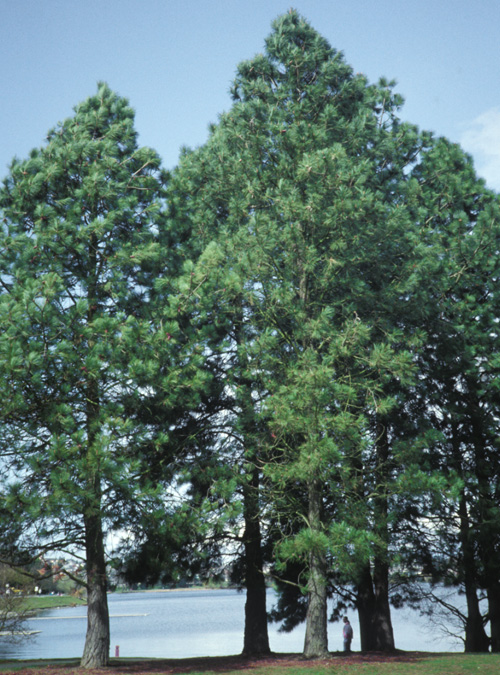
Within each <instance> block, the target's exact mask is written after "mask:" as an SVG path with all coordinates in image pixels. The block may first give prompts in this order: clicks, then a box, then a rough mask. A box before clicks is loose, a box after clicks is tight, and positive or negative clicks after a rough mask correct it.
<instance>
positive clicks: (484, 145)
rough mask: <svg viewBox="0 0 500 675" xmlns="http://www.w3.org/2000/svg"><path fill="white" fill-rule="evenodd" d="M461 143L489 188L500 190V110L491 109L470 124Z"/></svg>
mask: <svg viewBox="0 0 500 675" xmlns="http://www.w3.org/2000/svg"><path fill="white" fill-rule="evenodd" d="M460 143H461V145H462V147H463V148H464V150H466V151H467V152H468V153H469V154H471V155H472V156H473V157H474V164H475V166H476V170H477V173H478V174H479V175H480V176H482V177H483V178H484V179H485V180H486V182H487V184H488V186H489V187H490V188H493V189H494V190H500V108H490V110H487V111H486V112H484V113H482V115H479V117H476V119H475V120H473V121H472V122H471V123H470V124H468V125H467V126H466V127H465V128H464V130H463V132H462V135H461V138H460Z"/></svg>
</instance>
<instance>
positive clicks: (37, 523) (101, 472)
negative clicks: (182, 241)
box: [0, 84, 175, 668]
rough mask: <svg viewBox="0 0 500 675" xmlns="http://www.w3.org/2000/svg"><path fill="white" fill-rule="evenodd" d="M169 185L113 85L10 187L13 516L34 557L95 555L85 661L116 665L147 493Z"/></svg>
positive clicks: (5, 320) (0, 307) (5, 356)
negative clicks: (132, 402)
mask: <svg viewBox="0 0 500 675" xmlns="http://www.w3.org/2000/svg"><path fill="white" fill-rule="evenodd" d="M163 180H164V176H163V175H162V172H161V171H160V159H159V157H158V155H157V154H156V153H155V152H154V151H152V150H150V149H148V148H140V147H138V145H137V134H136V132H135V130H134V113H133V111H132V109H131V108H130V106H129V104H128V102H127V100H126V99H124V98H122V97H120V96H118V95H117V94H115V93H113V92H112V91H111V90H110V89H109V88H108V86H107V85H105V84H100V85H99V87H98V91H97V94H96V95H95V96H92V97H90V98H88V99H87V100H86V101H84V102H83V103H81V104H80V105H78V106H77V107H76V108H75V112H74V115H73V117H71V118H69V119H67V120H66V121H64V122H63V123H61V124H59V125H58V126H57V127H56V128H55V129H53V130H52V131H50V132H49V134H48V136H47V142H46V144H45V145H44V146H43V147H42V148H41V149H39V150H33V151H32V152H31V154H30V157H29V158H28V159H27V160H26V161H19V160H17V159H16V160H14V162H13V163H12V166H11V169H10V174H9V176H8V177H7V179H6V180H5V182H4V185H3V188H2V190H1V192H0V207H1V209H2V211H3V222H2V230H1V243H0V265H1V269H2V277H1V295H0V322H1V325H2V331H1V336H0V369H1V379H2V398H3V404H2V407H1V424H2V454H3V457H4V461H5V462H6V478H7V483H8V486H7V488H6V490H7V489H8V492H7V494H6V497H5V499H4V500H3V509H7V511H8V512H9V513H10V517H11V518H14V519H15V520H16V521H18V522H20V523H22V525H23V532H24V534H23V536H22V537H21V541H20V544H22V545H23V546H24V547H25V549H27V550H29V551H31V553H32V554H33V556H36V555H38V554H40V553H41V552H46V551H50V550H67V551H75V552H77V553H78V554H79V555H81V556H82V557H83V559H84V560H85V569H86V581H85V585H86V588H87V595H88V626H87V636H86V641H85V648H84V652H83V657H82V665H83V666H84V667H87V668H94V667H100V666H104V665H106V664H107V662H108V658H109V619H108V607H107V596H106V591H107V585H106V551H105V544H106V536H107V534H108V532H110V531H112V530H114V529H120V528H123V527H124V524H125V523H126V522H127V517H128V516H129V515H130V513H131V512H133V510H134V508H135V507H134V505H137V503H138V499H139V498H146V495H147V494H148V488H147V486H142V487H140V489H139V486H140V482H136V481H138V479H139V477H140V474H141V465H140V462H139V461H138V458H137V457H134V452H133V448H134V447H138V446H140V445H141V443H144V441H145V438H146V437H147V434H148V430H147V428H145V427H144V426H142V427H141V425H138V424H133V423H132V422H131V420H130V419H129V418H127V416H126V414H125V402H126V400H127V397H130V396H131V395H132V394H133V393H134V392H135V391H136V387H137V382H138V381H140V378H141V377H144V373H145V372H148V370H152V372H154V370H155V368H156V365H155V364H156V359H157V353H158V349H159V345H161V346H162V349H167V348H168V342H167V339H166V337H165V336H166V333H167V331H170V332H171V333H174V332H175V330H174V328H169V327H168V326H167V327H166V328H165V332H164V335H163V339H162V336H160V335H159V333H158V332H156V333H155V338H154V339H155V340H156V346H155V345H154V344H153V341H152V338H151V317H150V316H148V306H149V303H150V300H151V297H152V289H153V283H154V279H155V276H156V274H157V271H158V246H157V243H155V238H156V237H157V233H158V218H159V214H160V206H161V197H162V190H163V188H162V182H163ZM139 493H142V494H139ZM149 495H150V498H151V499H152V498H153V497H154V491H151V490H149Z"/></svg>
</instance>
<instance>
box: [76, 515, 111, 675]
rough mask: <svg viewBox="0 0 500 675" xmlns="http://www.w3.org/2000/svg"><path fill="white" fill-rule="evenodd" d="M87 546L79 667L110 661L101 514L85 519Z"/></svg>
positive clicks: (103, 664)
mask: <svg viewBox="0 0 500 675" xmlns="http://www.w3.org/2000/svg"><path fill="white" fill-rule="evenodd" d="M85 531H86V540H87V543H86V547H87V595H88V597H87V634H86V636H85V647H84V650H83V656H82V660H81V666H82V668H103V667H105V666H107V665H108V660H109V642H110V635H109V612H108V596H107V584H106V561H105V556H104V543H103V533H102V524H101V518H100V515H90V516H87V517H86V519H85Z"/></svg>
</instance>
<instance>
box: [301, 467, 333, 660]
mask: <svg viewBox="0 0 500 675" xmlns="http://www.w3.org/2000/svg"><path fill="white" fill-rule="evenodd" d="M308 492H309V527H310V528H311V530H313V532H320V531H321V487H320V485H319V483H318V481H316V480H311V481H310V482H309V485H308ZM327 655H328V630H327V596H326V560H325V554H324V552H322V551H321V550H320V548H319V547H315V548H314V549H313V550H312V551H311V553H310V555H309V579H308V583H307V614H306V636H305V640H304V656H305V657H306V658H316V657H324V656H327Z"/></svg>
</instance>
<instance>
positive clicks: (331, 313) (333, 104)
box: [180, 11, 422, 656]
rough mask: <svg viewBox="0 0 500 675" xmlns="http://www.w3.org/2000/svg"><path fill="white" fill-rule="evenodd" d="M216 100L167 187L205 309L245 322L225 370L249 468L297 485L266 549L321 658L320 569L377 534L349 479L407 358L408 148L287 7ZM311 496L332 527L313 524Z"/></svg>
mask: <svg viewBox="0 0 500 675" xmlns="http://www.w3.org/2000/svg"><path fill="white" fill-rule="evenodd" d="M233 98H234V104H233V106H232V108H231V110H230V111H229V112H228V113H226V114H224V115H223V116H222V117H221V119H220V122H219V124H218V125H217V126H214V127H213V129H212V133H211V136H210V139H209V141H208V143H207V144H206V146H205V147H204V148H203V149H201V150H200V151H197V152H194V153H190V154H186V155H185V157H184V158H183V160H182V162H181V165H180V170H181V171H182V175H183V177H184V178H183V180H184V186H183V188H181V189H183V190H184V194H185V195H186V209H185V212H187V213H188V214H189V218H190V219H191V223H192V225H193V236H195V237H197V238H198V240H199V241H204V242H206V243H207V248H206V252H205V254H204V256H203V257H202V259H201V260H200V263H199V266H200V268H201V269H205V270H206V271H207V275H210V276H211V278H212V279H214V280H216V281H214V284H216V287H217V292H216V293H214V294H213V301H214V310H213V314H214V315H217V316H221V315H223V316H226V315H228V314H231V313H232V312H233V313H234V308H235V305H236V302H237V303H238V306H239V307H240V312H242V317H243V320H244V324H245V326H246V330H245V332H244V333H243V335H244V339H243V340H242V341H240V342H239V343H238V354H239V361H238V364H239V365H238V368H239V369H240V370H241V369H243V368H244V374H245V377H244V378H241V380H240V384H241V385H243V386H246V388H247V390H248V391H251V396H247V398H246V400H251V401H252V405H253V415H254V416H256V417H257V419H258V420H259V421H260V424H261V427H260V434H259V453H258V455H257V457H256V460H257V463H258V465H259V466H260V467H263V477H264V479H265V480H266V481H267V483H268V484H269V483H270V484H272V491H273V494H274V495H276V494H280V495H286V494H287V492H290V491H291V488H292V486H296V485H297V484H299V485H300V486H301V490H300V491H301V493H302V494H303V495H305V508H304V510H303V512H302V511H301V512H298V513H296V514H295V515H294V516H293V518H294V519H295V521H302V524H304V522H305V527H302V528H301V530H300V531H299V532H298V533H295V535H294V536H291V537H286V536H285V538H284V540H283V541H282V542H281V545H280V546H279V551H280V554H281V555H282V556H283V557H284V558H286V560H287V561H288V562H289V563H290V562H294V563H295V562H298V563H299V564H300V565H302V567H303V568H304V569H305V570H306V574H307V581H306V582H305V585H304V590H305V592H306V593H307V596H308V610H307V612H308V616H307V628H306V643H305V650H304V651H305V654H306V655H308V656H312V655H320V654H324V653H326V651H327V637H326V597H327V584H328V568H329V567H330V566H331V565H338V564H339V560H340V559H342V560H345V556H342V555H341V552H342V550H343V549H344V548H345V547H354V548H357V549H358V550H359V557H360V558H363V556H364V557H365V558H366V556H367V555H369V553H368V552H369V551H370V550H371V548H373V546H375V544H376V542H379V543H380V546H383V545H385V546H386V545H387V544H383V543H382V535H383V533H382V531H381V530H380V531H379V532H375V533H373V535H372V537H371V544H370V536H368V537H367V535H366V527H367V524H368V523H369V522H370V521H371V514H370V513H369V512H368V511H367V509H366V500H365V499H364V496H365V495H364V490H365V488H360V485H359V482H356V481H355V480H353V478H352V477H353V475H355V474H356V471H357V470H358V469H357V467H358V465H359V467H360V469H361V471H362V473H364V474H368V471H366V472H365V469H364V461H365V458H366V456H367V448H368V447H374V445H375V440H376V439H377V438H378V435H377V434H378V432H377V431H376V428H377V427H376V426H375V427H373V426H372V424H371V419H372V418H373V419H375V418H376V417H381V418H383V416H384V415H386V414H387V413H388V411H390V409H391V406H392V405H393V399H394V397H393V396H392V394H391V395H389V394H388V393H387V392H388V390H389V389H390V386H391V384H394V383H395V382H396V381H397V380H398V379H399V380H401V379H404V378H406V377H407V376H408V374H409V372H410V370H411V364H410V357H409V355H408V353H407V351H406V347H407V345H404V344H403V343H404V340H403V336H402V332H401V329H400V326H401V323H402V320H401V318H400V317H401V316H402V315H403V314H408V309H406V308H405V306H406V304H407V303H405V302H403V301H402V299H403V298H404V297H405V293H406V294H407V293H408V292H409V288H410V285H411V281H412V279H411V275H410V274H409V273H408V266H409V258H410V256H411V255H412V252H413V247H414V243H415V242H414V238H413V229H412V226H411V221H410V219H409V214H408V211H407V210H406V208H405V206H404V204H403V203H402V200H401V199H400V194H401V185H402V184H403V183H404V182H405V181H406V172H407V171H408V170H409V168H411V166H412V163H413V162H414V160H415V158H416V155H417V153H418V151H419V149H420V148H421V144H422V142H421V140H420V138H419V136H418V134H417V133H416V131H415V129H414V128H412V127H410V126H408V125H403V124H401V123H400V122H399V120H398V119H397V116H396V111H397V108H398V106H399V104H400V99H399V97H397V96H396V95H394V93H393V92H392V89H391V85H390V84H389V83H387V82H381V83H380V84H379V85H377V86H369V85H368V83H367V81H366V79H365V78H364V77H363V76H360V75H354V74H353V73H352V70H351V68H350V67H349V66H348V65H347V64H346V63H345V61H344V59H343V57H342V55H341V54H340V53H338V52H336V51H335V50H334V49H332V48H331V47H330V46H329V45H328V43H327V42H326V41H325V40H324V39H323V38H322V37H321V36H320V35H318V33H316V32H315V31H314V30H313V29H312V28H311V27H310V26H309V25H308V24H307V22H306V21H304V20H303V19H302V18H301V17H300V16H299V15H298V14H297V13H296V12H293V11H292V12H290V13H289V14H288V15H286V16H284V17H280V18H279V19H278V20H277V21H276V22H275V24H274V26H273V32H272V33H271V35H270V37H269V38H268V39H267V41H266V51H265V53H264V54H263V55H258V56H257V57H255V58H254V59H253V60H252V61H248V62H245V63H243V64H241V65H240V67H239V69H238V74H237V77H236V80H235V84H234V87H233ZM209 242H211V243H209ZM409 284H410V285H409ZM240 335H241V332H240ZM409 344H410V346H411V339H410V340H409ZM245 382H246V384H245ZM249 383H251V385H249ZM239 414H240V415H241V414H242V409H241V408H240V409H239ZM262 425H264V432H265V433H262ZM248 433H249V432H247V435H248ZM359 462H360V464H359ZM383 466H384V460H383V459H382V460H381V462H380V469H381V470H382V469H383ZM384 484H385V483H384ZM346 490H348V491H349V495H348V496H347V497H346ZM346 498H347V499H348V500H349V501H350V503H351V506H353V507H354V508H355V509H356V510H357V511H356V513H355V514H354V515H353V514H352V513H351V514H350V513H349V511H348V510H346V509H344V508H342V503H343V502H344V501H345V499H346ZM386 499H387V497H386V496H384V495H382V494H381V495H380V506H381V507H382V504H383V502H384V500H386ZM328 502H333V503H335V504H336V505H337V515H338V517H339V519H340V521H339V522H336V523H330V522H328V521H325V516H326V509H325V505H326V504H327V503H328ZM278 503H279V500H277V499H275V501H274V505H275V506H277V504H278ZM283 508H285V510H286V511H287V513H289V507H285V506H283ZM284 512H285V511H283V513H284ZM275 517H281V516H280V514H275ZM287 517H288V516H287ZM286 530H287V528H285V531H286ZM290 531H295V527H292V528H291V530H290ZM339 556H340V557H339ZM366 560H368V558H366ZM386 611H388V603H387V608H386ZM389 632H390V629H389ZM383 639H385V640H386V647H388V648H390V646H391V636H390V634H389V635H386V636H383ZM392 645H393V643H392Z"/></svg>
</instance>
